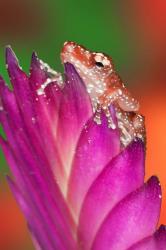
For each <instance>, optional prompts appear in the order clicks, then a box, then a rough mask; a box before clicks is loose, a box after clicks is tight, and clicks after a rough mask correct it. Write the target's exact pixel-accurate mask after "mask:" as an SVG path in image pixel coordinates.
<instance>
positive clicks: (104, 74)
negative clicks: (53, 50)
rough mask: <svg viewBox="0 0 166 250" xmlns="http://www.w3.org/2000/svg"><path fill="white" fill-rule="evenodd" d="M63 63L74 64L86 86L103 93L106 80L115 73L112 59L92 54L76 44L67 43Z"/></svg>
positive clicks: (102, 54) (100, 54)
mask: <svg viewBox="0 0 166 250" xmlns="http://www.w3.org/2000/svg"><path fill="white" fill-rule="evenodd" d="M61 59H62V62H63V63H66V62H69V63H71V64H73V66H74V67H75V68H76V70H77V72H78V73H79V75H80V76H81V78H82V79H83V80H84V82H85V84H86V85H88V86H89V87H90V86H91V88H96V91H98V93H102V92H103V87H104V84H105V83H106V79H107V78H108V76H110V74H111V73H112V71H113V64H112V58H111V57H109V56H107V55H106V54H104V53H97V52H91V51H90V50H87V49H86V48H85V47H83V46H81V45H78V44H77V43H75V42H65V43H64V46H63V48H62V52H61Z"/></svg>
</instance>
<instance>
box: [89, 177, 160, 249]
mask: <svg viewBox="0 0 166 250" xmlns="http://www.w3.org/2000/svg"><path fill="white" fill-rule="evenodd" d="M160 206H161V188H160V185H159V182H158V179H157V178H156V177H151V179H150V180H149V181H148V182H147V183H146V184H144V186H143V187H141V188H140V189H138V190H136V191H134V192H132V193H131V194H129V195H128V196H127V197H126V198H124V199H123V200H122V201H121V202H119V203H118V204H117V205H116V206H115V207H114V209H113V210H112V211H111V212H110V213H109V215H108V216H107V217H106V218H105V220H104V222H103V224H102V225H101V227H100V229H99V231H98V232H97V235H96V237H95V240H94V243H93V246H92V249H93V250H109V249H110V250H117V249H118V250H124V249H127V248H129V247H130V246H132V245H133V244H134V243H136V242H138V241H140V240H142V239H144V238H145V237H148V236H149V235H151V234H153V233H154V231H155V229H156V226H157V223H158V219H159V213H160Z"/></svg>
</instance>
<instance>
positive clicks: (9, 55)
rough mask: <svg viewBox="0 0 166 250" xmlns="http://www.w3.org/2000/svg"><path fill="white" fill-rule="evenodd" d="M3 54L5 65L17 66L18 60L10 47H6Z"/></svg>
mask: <svg viewBox="0 0 166 250" xmlns="http://www.w3.org/2000/svg"><path fill="white" fill-rule="evenodd" d="M5 53H6V64H15V65H18V59H17V57H16V54H15V53H14V51H13V50H12V48H11V46H10V45H7V46H6V48H5Z"/></svg>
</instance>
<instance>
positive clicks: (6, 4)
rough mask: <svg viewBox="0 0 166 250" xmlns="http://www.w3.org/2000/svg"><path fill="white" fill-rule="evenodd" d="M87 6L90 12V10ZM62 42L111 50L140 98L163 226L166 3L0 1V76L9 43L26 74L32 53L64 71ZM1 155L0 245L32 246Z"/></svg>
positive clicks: (8, 248) (11, 249)
mask: <svg viewBox="0 0 166 250" xmlns="http://www.w3.org/2000/svg"><path fill="white" fill-rule="evenodd" d="M87 11H88V13H87ZM65 40H73V41H76V42H78V43H81V44H83V45H85V46H87V47H89V48H90V49H92V50H96V51H103V52H106V53H107V54H110V55H112V57H113V59H114V62H115V64H116V65H117V69H118V72H119V74H120V75H121V77H122V79H123V80H124V82H125V83H126V84H127V85H128V87H129V89H130V90H131V92H132V93H133V95H134V96H135V97H137V99H138V100H139V101H140V105H141V113H142V114H144V115H145V118H146V129H147V152H146V179H147V178H148V177H149V176H151V175H157V176H158V177H159V179H160V181H161V186H162V190H163V203H162V211H161V218H160V223H162V224H166V136H165V130H166V71H165V69H166V2H165V0H134V1H133V0H126V1H120V0H110V1H106V0H104V1H98V2H97V1H87V0H84V2H79V1H76V0H73V1H72V0H47V1H42V0H41V1H39V0H34V1H31V0H29V1H28V0H27V1H26V0H22V1H21V0H11V1H10V0H0V73H1V74H2V75H4V77H5V79H6V80H7V81H8V82H9V79H8V77H7V74H6V70H5V66H4V52H3V50H4V45H5V44H11V45H12V47H13V48H14V50H15V51H16V54H17V55H18V57H19V58H20V62H21V65H22V66H23V68H24V69H25V70H26V71H28V67H29V60H30V57H31V52H32V51H33V50H36V51H37V52H38V54H39V57H41V58H42V59H43V60H44V61H47V62H48V63H49V64H50V65H51V66H52V67H54V68H56V69H57V70H62V66H61V65H60V59H59V52H60V49H61V46H62V44H63V42H64V41H65ZM7 173H9V169H8V167H7V165H6V163H5V160H4V157H3V155H2V153H1V154H0V249H1V250H15V249H17V250H32V249H34V248H33V246H32V243H31V240H30V237H29V233H28V231H27V229H26V222H25V220H24V218H23V215H22V214H21V212H20V210H19V208H18V206H17V204H16V202H15V200H14V198H13V196H12V195H11V193H10V191H9V188H8V186H7V183H6V180H5V175H6V174H7Z"/></svg>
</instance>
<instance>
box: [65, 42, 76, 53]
mask: <svg viewBox="0 0 166 250" xmlns="http://www.w3.org/2000/svg"><path fill="white" fill-rule="evenodd" d="M76 46H77V44H76V43H74V42H70V41H66V42H65V43H64V46H63V49H62V51H63V52H68V53H71V52H73V50H74V48H75V47H76Z"/></svg>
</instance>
